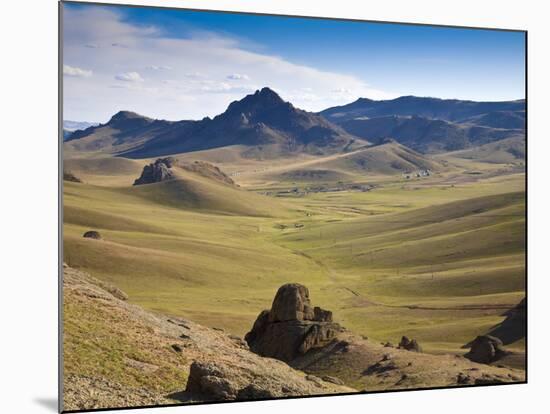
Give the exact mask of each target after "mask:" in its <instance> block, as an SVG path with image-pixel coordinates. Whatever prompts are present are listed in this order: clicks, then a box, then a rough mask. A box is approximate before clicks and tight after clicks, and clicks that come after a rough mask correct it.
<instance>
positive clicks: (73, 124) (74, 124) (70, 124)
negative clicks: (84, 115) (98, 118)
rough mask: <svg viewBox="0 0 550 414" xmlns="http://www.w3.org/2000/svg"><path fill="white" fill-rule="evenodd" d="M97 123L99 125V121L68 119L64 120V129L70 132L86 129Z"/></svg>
mask: <svg viewBox="0 0 550 414" xmlns="http://www.w3.org/2000/svg"><path fill="white" fill-rule="evenodd" d="M97 125H99V123H98V122H85V121H70V120H68V119H64V120H63V129H64V130H66V131H70V132H74V131H76V130H78V129H86V128H89V127H91V126H97Z"/></svg>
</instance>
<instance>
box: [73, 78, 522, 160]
mask: <svg viewBox="0 0 550 414" xmlns="http://www.w3.org/2000/svg"><path fill="white" fill-rule="evenodd" d="M524 135H525V101H524V100H517V101H506V102H473V101H461V100H444V99H436V98H419V97H414V96H404V97H401V98H397V99H393V100H387V101H374V100H370V99H365V98H361V99H358V100H357V101H355V102H353V103H350V104H348V105H344V106H338V107H333V108H329V109H326V110H324V111H322V112H320V113H318V114H315V113H311V112H307V111H303V110H301V109H298V108H295V107H294V106H293V105H292V104H291V103H289V102H285V101H283V100H282V99H281V98H280V97H279V95H277V94H276V93H275V92H274V91H273V90H271V89H269V88H263V89H261V90H258V91H256V92H255V93H254V94H251V95H247V96H245V97H244V98H243V99H241V100H239V101H234V102H232V103H231V104H230V105H229V106H228V108H227V110H226V111H225V112H223V113H222V114H220V115H218V116H216V117H214V118H212V119H210V118H204V119H202V120H200V121H178V122H172V121H162V120H154V119H151V118H147V117H144V116H142V115H139V114H136V113H133V112H128V111H121V112H119V113H117V114H115V115H114V116H113V117H112V118H111V119H110V120H109V122H107V123H106V124H102V125H97V126H89V127H87V128H86V129H84V130H77V131H75V132H73V133H72V134H71V135H70V136H69V137H68V138H67V144H66V145H68V147H69V148H70V149H72V150H76V151H91V152H104V153H111V154H116V155H122V156H125V157H128V158H147V157H155V156H164V155H172V154H177V153H183V152H190V151H198V150H206V149H212V148H220V147H226V146H234V145H239V146H243V156H245V157H253V158H276V157H280V156H284V155H286V154H295V153H300V152H303V153H309V154H314V155H324V154H331V153H337V152H346V151H350V150H353V149H357V148H360V147H362V146H365V145H368V144H369V142H370V143H380V142H383V140H384V139H386V138H393V139H395V140H396V141H398V142H399V143H401V144H403V145H406V146H408V147H411V148H413V149H414V150H416V151H420V152H424V153H435V152H445V151H454V150H462V149H467V148H472V147H476V146H480V145H485V144H488V143H491V142H495V141H499V140H504V139H511V141H510V140H509V141H510V142H512V141H514V140H515V141H517V140H523V139H524ZM515 141H514V142H515ZM506 142H508V141H506ZM516 144H517V142H515V144H514V145H516Z"/></svg>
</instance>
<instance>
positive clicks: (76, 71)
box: [63, 65, 92, 78]
mask: <svg viewBox="0 0 550 414" xmlns="http://www.w3.org/2000/svg"><path fill="white" fill-rule="evenodd" d="M63 75H67V76H74V77H75V78H89V77H90V76H92V71H91V70H85V69H81V68H77V67H76V66H69V65H63Z"/></svg>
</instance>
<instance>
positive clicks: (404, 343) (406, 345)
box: [398, 336, 422, 352]
mask: <svg viewBox="0 0 550 414" xmlns="http://www.w3.org/2000/svg"><path fill="white" fill-rule="evenodd" d="M398 348H399V349H406V350H407V351H413V352H422V348H421V347H420V345H419V344H418V342H417V341H416V339H409V338H408V337H406V336H403V337H402V338H401V342H399V346H398Z"/></svg>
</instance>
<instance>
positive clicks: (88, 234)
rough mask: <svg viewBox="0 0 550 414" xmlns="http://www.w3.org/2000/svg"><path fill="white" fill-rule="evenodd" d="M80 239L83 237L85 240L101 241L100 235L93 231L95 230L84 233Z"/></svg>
mask: <svg viewBox="0 0 550 414" xmlns="http://www.w3.org/2000/svg"><path fill="white" fill-rule="evenodd" d="M82 237H85V238H87V239H96V240H101V239H102V237H101V234H99V232H98V231H95V230H89V231H87V232H86V233H84V234H83V235H82Z"/></svg>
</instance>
